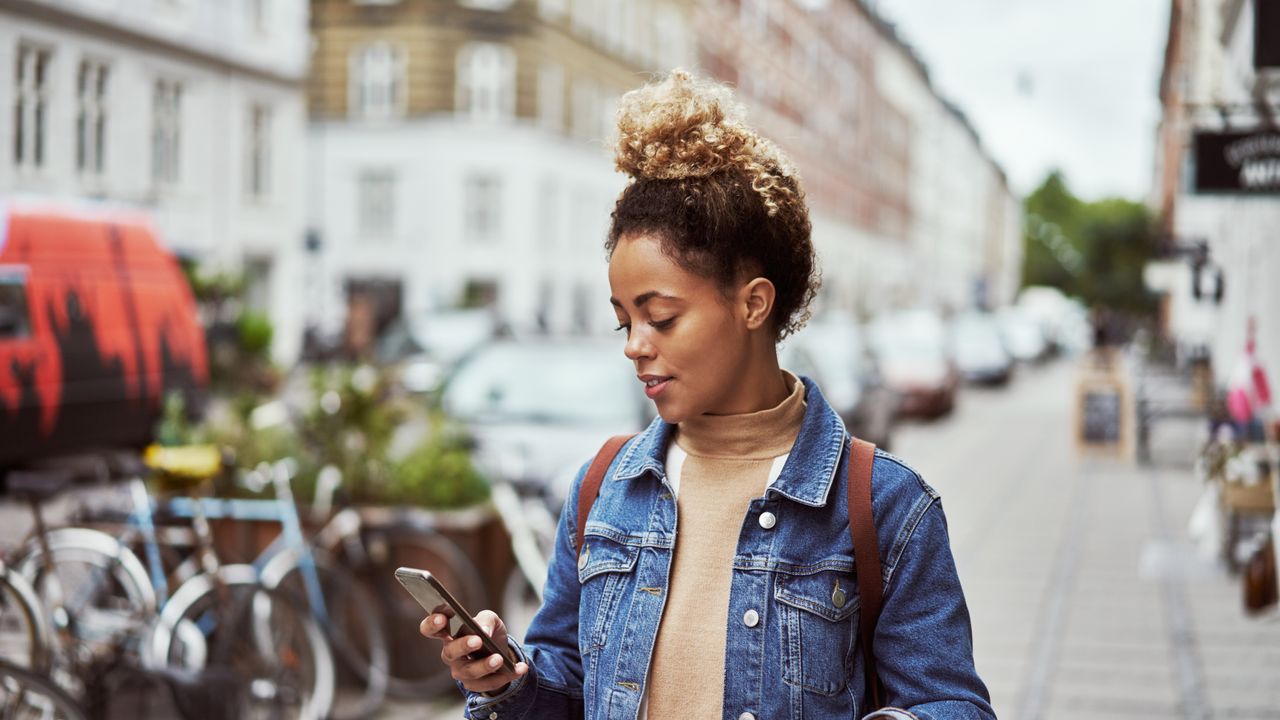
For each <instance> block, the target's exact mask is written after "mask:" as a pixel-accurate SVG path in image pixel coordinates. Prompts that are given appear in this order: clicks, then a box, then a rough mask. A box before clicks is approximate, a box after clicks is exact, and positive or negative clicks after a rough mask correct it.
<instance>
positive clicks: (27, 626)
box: [0, 562, 53, 673]
mask: <svg viewBox="0 0 1280 720" xmlns="http://www.w3.org/2000/svg"><path fill="white" fill-rule="evenodd" d="M51 642H53V639H52V635H51V633H50V630H49V625H48V620H47V618H45V615H44V612H43V611H42V610H41V607H40V599H39V598H38V597H36V591H35V589H34V588H32V587H31V585H30V584H29V583H28V582H27V581H26V580H25V579H24V578H23V577H22V576H21V575H19V574H18V573H16V572H14V571H11V570H10V569H9V568H8V567H7V566H6V565H5V564H4V563H3V562H0V657H5V658H10V659H12V660H14V661H15V662H17V663H18V664H19V665H21V666H22V667H25V668H28V669H30V670H32V671H34V672H37V673H47V672H48V670H49V665H48V663H49V653H50V650H51V647H50V643H51Z"/></svg>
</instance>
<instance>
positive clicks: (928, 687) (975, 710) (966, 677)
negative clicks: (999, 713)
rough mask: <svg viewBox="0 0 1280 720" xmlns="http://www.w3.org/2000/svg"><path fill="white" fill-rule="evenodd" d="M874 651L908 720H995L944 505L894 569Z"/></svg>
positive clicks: (892, 700) (924, 521)
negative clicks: (980, 673)
mask: <svg viewBox="0 0 1280 720" xmlns="http://www.w3.org/2000/svg"><path fill="white" fill-rule="evenodd" d="M874 647H875V654H876V663H877V665H878V667H879V672H880V679H881V681H882V682H883V683H884V688H885V695H886V697H885V700H886V702H887V703H888V704H889V705H891V706H893V707H894V708H900V709H903V710H906V711H907V712H908V713H910V714H909V715H905V716H900V717H911V716H914V717H917V718H920V720H931V719H934V718H937V719H938V720H941V719H943V718H946V719H947V720H959V719H961V718H980V719H985V718H991V719H993V720H994V718H995V712H994V710H992V708H991V699H990V696H989V695H988V693H987V687H986V685H985V684H983V682H982V680H981V678H979V677H978V671H977V669H976V668H975V667H974V663H973V629H972V626H971V625H970V621H969V609H968V606H967V605H966V604H965V600H964V591H963V590H962V589H961V587H960V578H959V576H958V575H957V574H956V566H955V560H954V558H953V557H952V555H951V540H950V537H949V536H948V533H947V521H946V517H945V516H944V515H943V512H942V506H941V503H940V501H939V500H937V498H936V497H935V498H934V499H933V501H932V502H931V503H930V505H929V507H928V508H927V509H926V510H925V511H924V513H923V514H922V515H921V516H920V522H919V524H917V525H916V528H915V530H914V532H913V533H912V534H911V536H910V538H909V539H908V541H907V543H906V545H905V546H904V547H903V552H902V555H901V557H900V559H899V560H898V562H897V564H896V565H895V567H894V571H893V575H892V577H891V579H890V582H889V587H888V588H887V589H886V591H885V596H884V605H883V609H882V610H881V613H880V621H879V623H878V624H877V625H876V637H875V644H874ZM878 717H893V716H892V715H889V716H884V715H881V716H878Z"/></svg>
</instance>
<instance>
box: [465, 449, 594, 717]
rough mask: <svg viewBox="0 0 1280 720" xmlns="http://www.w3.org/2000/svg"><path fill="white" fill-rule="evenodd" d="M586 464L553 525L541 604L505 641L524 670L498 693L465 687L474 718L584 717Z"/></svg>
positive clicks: (468, 705)
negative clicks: (580, 528)
mask: <svg viewBox="0 0 1280 720" xmlns="http://www.w3.org/2000/svg"><path fill="white" fill-rule="evenodd" d="M586 470H587V465H583V466H582V468H581V469H580V470H579V471H578V475H577V477H576V478H575V479H574V481H573V484H572V486H571V487H570V490H569V497H568V498H567V499H566V500H565V503H564V510H563V511H562V512H561V514H560V523H559V525H558V526H557V528H556V540H555V549H554V551H553V552H552V555H551V561H550V563H549V566H548V568H547V584H546V587H545V589H544V591H543V598H542V607H541V609H539V610H538V613H537V615H535V616H534V618H533V622H532V623H531V624H530V626H529V631H528V633H527V634H526V635H525V641H524V644H523V645H520V644H519V643H516V642H515V641H514V640H512V641H510V642H511V645H512V647H513V648H514V649H515V651H516V653H517V654H518V655H519V657H520V659H521V660H523V661H524V662H527V663H528V664H529V672H527V673H526V674H525V675H524V677H522V678H519V679H517V680H516V681H515V682H513V683H512V684H511V685H510V686H509V687H508V688H507V689H506V691H504V692H503V693H502V694H501V695H498V696H496V697H488V696H486V695H482V694H480V693H473V692H467V693H466V695H467V707H466V716H467V717H468V718H472V719H473V720H482V719H483V720H490V719H492V718H494V717H495V715H496V717H497V718H501V719H503V720H541V719H543V718H547V719H551V718H555V719H556V720H560V719H562V718H563V719H566V720H569V719H578V718H582V717H583V701H582V656H581V655H580V654H579V651H578V597H579V593H580V590H581V586H580V585H579V583H578V570H577V567H578V563H577V551H576V550H575V549H574V538H575V536H576V533H577V528H576V525H577V517H578V488H579V487H581V486H582V479H583V477H584V476H585V475H586Z"/></svg>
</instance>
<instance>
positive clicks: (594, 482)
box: [574, 434, 635, 554]
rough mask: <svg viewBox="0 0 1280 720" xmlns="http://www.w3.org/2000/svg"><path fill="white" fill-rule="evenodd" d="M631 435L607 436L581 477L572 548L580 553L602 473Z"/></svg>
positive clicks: (601, 480) (601, 481)
mask: <svg viewBox="0 0 1280 720" xmlns="http://www.w3.org/2000/svg"><path fill="white" fill-rule="evenodd" d="M633 437H635V435H634V434H633V435H614V436H613V437H611V438H609V440H608V441H607V442H605V444H604V447H602V448H600V452H598V453H596V457H595V459H594V460H592V461H591V466H590V467H588V468H587V475H586V477H584V478H583V479H582V487H580V488H578V538H577V542H576V543H575V544H574V548H575V549H577V551H578V553H579V554H581V553H582V545H583V543H584V542H585V537H584V535H585V533H586V531H587V516H588V515H590V514H591V506H592V505H594V504H595V502H596V496H597V495H599V494H600V484H601V483H603V482H604V474H605V472H606V471H608V469H609V466H610V465H612V464H613V459H614V458H615V457H617V456H618V451H619V450H621V449H622V446H623V445H625V444H627V441H628V440H630V439H631V438H633Z"/></svg>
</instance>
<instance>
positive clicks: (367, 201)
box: [358, 170, 396, 235]
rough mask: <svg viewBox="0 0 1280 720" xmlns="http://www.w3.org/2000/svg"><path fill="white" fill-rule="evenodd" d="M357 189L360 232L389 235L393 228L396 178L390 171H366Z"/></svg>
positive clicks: (361, 176) (362, 174) (361, 175)
mask: <svg viewBox="0 0 1280 720" xmlns="http://www.w3.org/2000/svg"><path fill="white" fill-rule="evenodd" d="M359 183H360V184H359V188H358V197H359V213H360V217H359V220H358V222H359V224H360V232H362V233H364V234H366V235H390V234H391V232H392V230H393V229H394V227H395V186H396V176H395V174H394V173H392V172H391V171H390V170H366V171H364V172H362V173H361V174H360V181H359Z"/></svg>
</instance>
